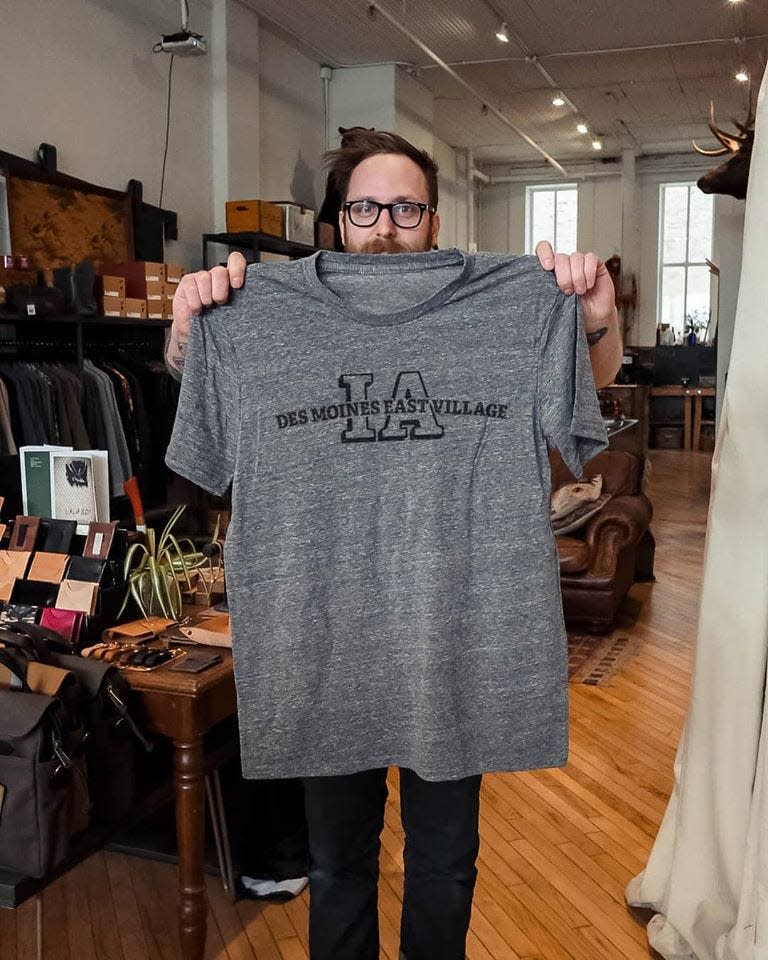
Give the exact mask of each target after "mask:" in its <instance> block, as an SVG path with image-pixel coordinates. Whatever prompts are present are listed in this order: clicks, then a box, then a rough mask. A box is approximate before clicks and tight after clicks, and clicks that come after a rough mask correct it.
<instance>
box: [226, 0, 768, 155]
mask: <svg viewBox="0 0 768 960" xmlns="http://www.w3.org/2000/svg"><path fill="white" fill-rule="evenodd" d="M245 2H247V3H248V5H249V6H250V7H252V8H253V9H254V10H256V11H257V12H258V13H260V14H261V15H262V16H264V17H265V18H266V19H267V20H268V21H271V22H272V23H273V24H275V25H276V26H278V27H280V28H281V29H282V30H284V31H286V32H287V33H289V34H291V35H292V36H293V38H294V39H295V40H296V41H298V42H299V44H300V45H302V46H303V47H304V48H305V50H306V52H308V53H309V54H310V55H312V56H313V57H314V58H315V59H317V60H318V61H320V62H322V63H326V64H329V65H330V66H334V67H340V66H363V65H365V64H372V63H383V62H392V61H395V62H399V63H403V64H407V65H408V66H409V67H411V68H412V69H413V70H414V71H415V73H416V75H417V76H418V77H419V79H420V80H421V82H422V83H424V84H425V85H426V86H428V87H429V88H430V89H431V90H432V92H433V94H434V98H435V110H434V128H435V133H436V134H437V135H438V136H439V137H441V138H442V139H443V140H445V141H446V142H448V143H449V144H451V145H452V146H456V147H471V148H472V149H473V150H474V151H475V157H476V159H477V160H481V161H483V160H484V161H485V162H498V163H502V162H505V163H506V162H526V161H531V160H536V159H538V155H537V154H536V153H535V152H534V150H533V149H532V148H531V147H530V146H529V145H527V144H526V143H525V142H523V141H522V140H521V139H520V138H519V137H518V136H517V135H516V134H515V133H514V132H513V131H512V130H510V129H509V128H508V127H507V126H506V125H505V124H504V123H502V122H501V121H500V120H498V119H497V118H496V117H494V115H493V113H492V112H487V111H486V112H485V114H484V113H483V110H482V103H481V102H479V101H478V100H477V99H475V98H474V97H472V95H471V94H470V93H468V92H467V91H466V90H465V89H463V88H462V87H461V86H460V85H459V84H458V83H457V82H456V81H455V80H454V79H453V78H452V77H450V76H448V75H447V74H446V73H445V72H444V71H443V70H441V69H440V68H439V67H437V66H435V65H434V63H433V62H432V61H431V60H430V58H429V57H428V56H427V55H426V54H425V53H424V52H423V51H422V50H420V49H419V48H418V47H417V46H416V45H415V44H414V43H413V42H412V41H411V40H410V39H408V38H407V37H406V36H405V35H404V34H403V33H402V32H400V31H399V30H398V29H397V28H396V27H395V26H393V25H392V24H390V23H389V22H387V20H386V19H385V18H384V17H383V16H382V15H381V14H380V13H375V12H374V13H373V14H371V13H370V12H369V4H368V3H367V2H366V0H245ZM382 2H383V5H384V6H385V8H386V10H387V11H388V12H389V13H390V14H391V15H392V16H393V17H394V18H396V19H397V20H398V21H399V22H400V23H401V24H403V25H404V26H406V27H407V28H408V30H410V31H411V32H412V33H413V34H414V35H415V36H416V37H417V38H418V39H419V40H420V41H421V42H422V43H423V44H425V45H426V46H427V47H428V48H429V49H430V50H432V51H433V52H434V53H435V54H437V56H439V57H440V58H441V59H443V60H444V61H446V62H448V63H449V64H450V65H451V66H452V67H453V68H454V69H455V70H456V71H457V72H458V73H459V74H460V75H461V76H462V77H463V78H464V79H465V80H466V81H467V82H468V83H470V84H471V85H472V86H473V87H474V88H476V89H477V90H478V91H479V92H480V93H481V95H482V97H483V99H484V101H485V102H486V103H488V104H489V105H491V106H492V107H495V108H496V109H498V110H500V111H501V112H502V113H503V114H505V116H507V117H509V119H510V120H511V121H512V122H513V123H514V124H516V125H517V126H518V127H520V128H521V129H522V130H523V131H525V133H527V134H528V135H529V136H530V137H532V138H533V139H534V140H535V141H536V142H537V143H539V144H540V146H542V147H543V148H544V149H545V150H546V151H547V152H549V153H550V154H551V155H552V156H553V157H554V158H555V159H557V160H558V161H566V160H571V161H573V160H577V159H592V158H594V156H595V154H594V152H593V151H592V148H591V139H592V137H591V136H587V137H584V136H581V135H579V134H578V133H577V132H576V129H575V120H576V118H575V117H574V115H573V113H571V112H570V111H569V110H568V109H567V108H566V107H560V108H558V107H554V106H553V105H552V102H551V101H552V97H553V95H554V93H555V92H556V91H554V90H553V89H552V88H551V87H550V85H549V83H548V82H547V80H546V79H545V77H544V76H543V75H542V73H541V72H540V71H539V69H537V67H536V66H535V64H533V63H530V62H526V61H525V57H526V55H531V54H534V55H536V56H537V57H538V58H539V62H540V63H541V65H542V67H543V68H544V69H545V70H546V72H547V73H548V74H549V75H550V76H551V77H552V80H553V81H554V83H555V84H557V85H558V87H560V88H562V89H563V90H564V92H565V93H566V95H567V96H568V97H569V98H570V100H571V101H573V103H574V104H575V106H576V107H577V108H578V110H579V112H580V114H582V115H583V116H584V118H585V119H586V121H587V123H588V124H589V126H590V130H591V131H593V132H594V134H597V135H600V136H601V137H602V139H603V143H604V150H603V152H602V154H600V156H603V157H605V156H615V155H617V154H618V153H620V151H621V149H622V147H624V146H626V147H634V148H635V149H636V150H637V152H638V153H639V154H652V153H665V152H685V151H688V150H690V149H691V147H690V140H691V138H692V137H695V138H696V139H697V141H698V142H700V143H701V145H702V146H717V145H718V144H716V142H715V141H714V140H713V138H712V137H711V135H710V134H709V131H708V130H707V127H706V121H707V118H708V114H709V103H710V100H714V102H715V109H716V115H717V120H718V123H720V124H721V125H723V126H728V125H729V118H730V117H733V116H736V117H738V118H740V119H742V120H743V119H744V115H745V113H746V101H747V85H746V84H740V83H737V82H736V81H735V80H734V79H733V75H734V73H735V72H736V70H737V69H738V67H739V66H740V65H741V64H742V63H743V64H744V65H746V66H747V68H748V71H749V72H750V73H751V75H752V77H753V78H754V86H755V93H756V90H757V86H758V83H759V77H760V75H761V73H762V70H763V66H764V64H765V58H766V51H768V3H767V2H766V0H742V2H740V3H737V4H733V3H730V2H728V0H631V2H628V0H577V2H575V0H382ZM502 19H504V20H506V22H507V24H508V28H509V31H510V42H509V43H508V44H503V43H500V42H499V41H498V40H496V38H495V36H494V34H495V32H496V29H497V28H498V26H499V23H500V21H501V20H502ZM513 35H514V36H513ZM734 38H748V39H747V40H746V41H745V42H743V43H736V42H734ZM518 41H519V42H518ZM713 41H714V42H713ZM718 41H725V42H718ZM670 44H685V45H683V46H674V47H672V46H667V45H670ZM657 45H665V46H662V47H661V48H660V49H653V50H642V51H637V50H635V51H632V50H628V48H630V47H638V46H657ZM617 48H618V49H619V50H620V51H621V52H616V53H598V52H596V51H601V50H616V49H617ZM361 122H362V121H361Z"/></svg>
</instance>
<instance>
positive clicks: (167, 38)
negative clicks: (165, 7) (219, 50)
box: [154, 0, 208, 57]
mask: <svg viewBox="0 0 768 960" xmlns="http://www.w3.org/2000/svg"><path fill="white" fill-rule="evenodd" d="M188 23H189V7H188V6H187V0H181V30H179V32H178V33H169V34H163V36H162V37H161V38H160V42H159V43H156V44H155V47H154V49H155V51H158V50H162V52H163V53H174V54H176V56H177V57H200V56H202V55H203V54H205V53H207V51H208V46H207V44H206V42H205V37H203V36H201V35H200V34H199V33H192V31H191V30H189V29H188Z"/></svg>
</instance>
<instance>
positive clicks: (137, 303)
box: [124, 297, 147, 320]
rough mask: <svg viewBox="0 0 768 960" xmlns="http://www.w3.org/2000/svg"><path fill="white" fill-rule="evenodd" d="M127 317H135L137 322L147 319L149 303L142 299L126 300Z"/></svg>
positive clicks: (132, 298) (129, 298) (130, 298)
mask: <svg viewBox="0 0 768 960" xmlns="http://www.w3.org/2000/svg"><path fill="white" fill-rule="evenodd" d="M124 303H125V316H126V317H133V318H134V319H135V320H146V319H147V301H146V300H142V299H141V298H140V297H126V298H125V301H124Z"/></svg>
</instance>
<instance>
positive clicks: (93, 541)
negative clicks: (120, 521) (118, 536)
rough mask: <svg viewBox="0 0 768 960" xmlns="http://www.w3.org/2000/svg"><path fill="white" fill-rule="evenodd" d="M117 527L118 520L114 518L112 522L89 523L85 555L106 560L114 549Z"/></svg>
mask: <svg viewBox="0 0 768 960" xmlns="http://www.w3.org/2000/svg"><path fill="white" fill-rule="evenodd" d="M116 529H117V520H113V521H112V523H96V522H94V523H89V524H88V536H87V538H86V541H85V548H84V550H83V556H84V557H93V558H94V559H97V560H106V559H107V558H108V557H109V551H110V550H111V549H112V541H113V540H114V539H115V530H116Z"/></svg>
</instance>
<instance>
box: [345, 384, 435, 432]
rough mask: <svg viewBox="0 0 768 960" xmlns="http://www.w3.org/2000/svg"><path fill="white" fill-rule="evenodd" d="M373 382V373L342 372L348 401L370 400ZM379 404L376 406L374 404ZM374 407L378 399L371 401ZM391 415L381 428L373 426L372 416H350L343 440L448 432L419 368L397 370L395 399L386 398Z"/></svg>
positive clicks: (375, 407)
mask: <svg viewBox="0 0 768 960" xmlns="http://www.w3.org/2000/svg"><path fill="white" fill-rule="evenodd" d="M372 383H373V374H371V373H354V374H342V375H341V376H340V377H339V386H340V387H343V388H344V389H345V390H346V393H347V401H348V402H351V403H361V402H363V401H367V400H368V387H369V386H370V385H371V384H372ZM374 405H375V406H374ZM371 406H372V407H373V408H374V409H377V408H380V406H381V405H380V403H379V402H378V401H375V400H374V401H371ZM386 413H387V417H386V419H385V421H384V425H383V426H382V427H381V429H380V430H379V431H378V432H377V431H376V430H374V429H373V428H372V427H371V423H370V417H369V416H357V417H354V416H353V417H348V418H347V427H346V429H345V430H343V431H342V434H341V441H342V443H360V442H365V441H368V442H370V441H373V440H406V439H409V438H410V439H411V440H438V439H439V438H440V437H442V436H443V434H444V433H445V430H444V428H443V427H442V426H441V424H440V423H439V422H438V420H437V417H436V416H435V412H434V410H433V409H432V405H431V404H430V402H429V394H428V393H427V388H426V386H425V384H424V379H423V377H422V375H421V373H419V371H418V370H401V371H400V373H398V374H397V377H396V379H395V384H394V387H393V388H392V399H391V401H386Z"/></svg>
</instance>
